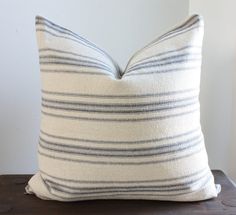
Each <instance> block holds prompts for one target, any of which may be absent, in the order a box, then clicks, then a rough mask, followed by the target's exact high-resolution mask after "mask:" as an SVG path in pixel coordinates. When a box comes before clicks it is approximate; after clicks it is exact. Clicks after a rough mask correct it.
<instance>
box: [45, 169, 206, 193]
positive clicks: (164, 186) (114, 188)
mask: <svg viewBox="0 0 236 215" xmlns="http://www.w3.org/2000/svg"><path fill="white" fill-rule="evenodd" d="M209 175H210V173H209V171H207V172H206V171H205V172H204V174H200V175H199V176H198V177H197V178H194V179H188V180H186V181H183V182H181V183H174V184H173V183H172V184H162V185H130V184H129V185H127V186H107V185H106V186H99V187H98V186H97V187H91V186H90V187H85V186H84V185H82V186H68V185H64V184H62V183H58V182H55V181H52V180H50V179H44V181H45V182H46V183H48V184H49V185H50V186H51V185H52V186H55V185H56V186H57V187H61V188H68V189H72V190H81V191H82V190H85V191H86V190H88V191H89V190H91V191H96V190H97V191H99V190H104V191H105V190H108V191H109V190H110V191H117V190H118V191H121V190H130V191H132V190H142V189H145V188H148V189H163V190H165V191H172V189H173V188H177V187H179V188H187V187H188V186H189V185H192V184H195V183H196V182H198V183H199V182H200V181H201V180H202V179H204V178H206V177H207V176H209ZM188 189H189V187H188Z"/></svg>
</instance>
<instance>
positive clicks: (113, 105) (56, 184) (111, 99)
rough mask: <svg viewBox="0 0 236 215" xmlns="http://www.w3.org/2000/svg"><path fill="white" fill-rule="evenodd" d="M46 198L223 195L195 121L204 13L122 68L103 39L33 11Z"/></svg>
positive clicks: (41, 179) (40, 177)
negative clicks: (102, 44)
mask: <svg viewBox="0 0 236 215" xmlns="http://www.w3.org/2000/svg"><path fill="white" fill-rule="evenodd" d="M36 29H37V40H38V46H39V55H40V69H41V74H42V114H41V116H42V117H41V130H40V138H39V146H38V160H39V171H38V173H37V174H36V175H34V176H33V177H32V178H31V179H30V181H29V183H28V186H27V187H26V191H27V193H29V194H35V195H37V196H38V197H39V198H41V199H48V200H59V201H78V200H91V199H150V200H169V201H198V200H204V199H209V198H213V197H216V196H217V193H218V191H219V190H218V189H217V187H216V186H215V184H214V178H213V176H212V173H211V171H210V169H209V166H208V158H207V154H206V151H205V146H204V137H203V134H202V131H201V126H200V122H199V116H200V113H199V101H198V96H199V84H200V69H201V46H202V38H203V20H202V18H201V17H200V16H198V15H194V16H192V17H191V18H189V19H188V20H187V21H186V22H184V23H183V24H182V25H179V26H178V27H176V28H174V29H172V30H170V31H168V32H167V33H165V34H164V35H162V36H160V37H158V38H157V39H156V40H154V41H152V42H151V43H150V44H148V45H147V46H145V47H144V48H142V49H141V50H139V51H138V52H137V53H136V54H134V55H133V56H132V58H131V59H130V61H129V62H128V65H127V67H126V68H125V70H124V71H122V70H121V69H120V68H119V66H118V65H117V64H116V63H115V62H114V61H113V60H112V58H111V57H110V56H109V55H108V54H107V53H106V52H105V51H103V50H102V49H100V48H99V47H98V46H96V45H95V44H93V43H92V42H90V41H88V40H87V39H85V38H83V37H81V36H80V35H78V34H76V33H74V32H72V31H70V30H68V29H66V28H63V27H61V26H59V25H56V24H54V23H52V22H51V21H49V20H47V19H45V18H43V17H39V16H37V17H36Z"/></svg>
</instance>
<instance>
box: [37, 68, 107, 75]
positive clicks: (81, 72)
mask: <svg viewBox="0 0 236 215" xmlns="http://www.w3.org/2000/svg"><path fill="white" fill-rule="evenodd" d="M40 71H41V72H42V73H66V74H83V75H106V76H107V75H108V73H107V72H91V71H86V72H85V71H81V70H64V69H63V70H62V69H61V70H59V69H40Z"/></svg>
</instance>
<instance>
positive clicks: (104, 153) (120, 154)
mask: <svg viewBox="0 0 236 215" xmlns="http://www.w3.org/2000/svg"><path fill="white" fill-rule="evenodd" d="M202 143H203V138H201V139H199V140H197V141H196V140H195V141H189V142H186V143H183V145H177V146H173V147H169V148H163V149H161V150H160V149H158V148H157V149H152V150H146V151H138V150H137V149H136V150H135V151H133V152H132V150H130V151H128V150H127V151H125V150H120V151H118V150H116V151H115V150H113V151H108V149H107V150H105V149H103V150H98V149H96V150H95V149H93V148H90V149H82V148H83V147H77V151H75V149H71V147H58V146H57V147H55V144H54V145H53V146H52V144H50V145H49V144H48V143H47V144H43V141H39V146H40V147H41V148H42V149H45V150H48V151H51V152H58V153H61V154H74V155H83V156H92V157H117V158H124V157H126V158H136V157H153V156H154V157H155V156H157V155H159V156H160V155H166V154H173V153H174V154H177V153H180V152H183V151H186V150H187V149H190V148H195V147H199V146H200V145H202ZM66 148H67V149H66ZM84 148H85V147H84Z"/></svg>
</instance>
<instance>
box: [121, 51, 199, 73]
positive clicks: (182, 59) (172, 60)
mask: <svg viewBox="0 0 236 215" xmlns="http://www.w3.org/2000/svg"><path fill="white" fill-rule="evenodd" d="M193 56H198V58H196V57H193ZM190 57H191V58H190ZM200 60H201V53H198V54H197V53H184V54H178V55H173V56H168V57H163V58H160V59H153V60H149V61H145V62H142V63H138V64H135V65H134V66H132V67H129V69H128V70H127V72H125V73H126V74H127V73H129V72H131V71H134V70H138V69H142V68H150V67H161V66H166V65H170V64H173V65H174V64H179V63H186V62H193V61H200Z"/></svg>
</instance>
